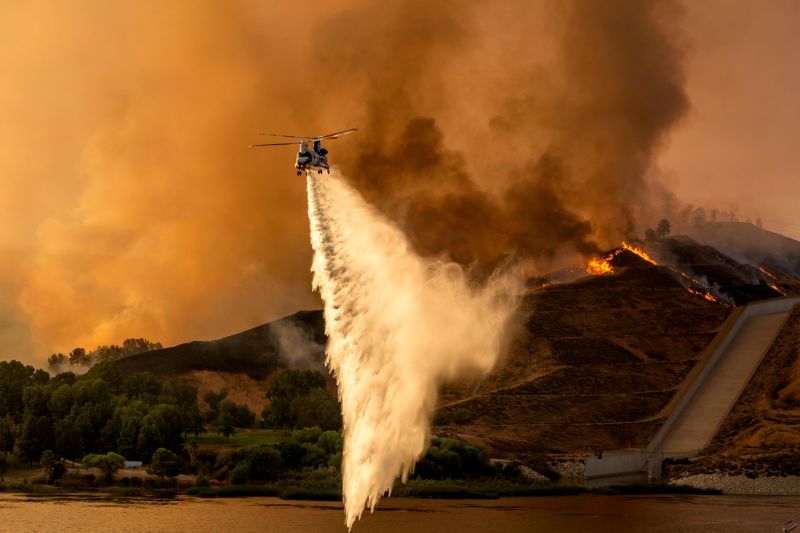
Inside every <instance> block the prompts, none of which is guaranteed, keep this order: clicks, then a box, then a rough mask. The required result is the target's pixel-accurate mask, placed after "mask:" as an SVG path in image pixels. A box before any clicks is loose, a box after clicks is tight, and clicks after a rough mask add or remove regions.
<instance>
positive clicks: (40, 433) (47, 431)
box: [18, 415, 53, 464]
mask: <svg viewBox="0 0 800 533" xmlns="http://www.w3.org/2000/svg"><path fill="white" fill-rule="evenodd" d="M51 428H52V424H51V422H50V419H49V418H48V417H46V416H39V417H37V416H36V415H28V416H26V417H25V422H24V424H23V425H22V432H21V433H20V437H19V443H18V444H19V449H20V451H21V452H22V455H23V457H24V458H25V459H27V460H28V462H30V463H31V464H32V463H33V461H34V460H36V459H38V458H39V457H41V456H42V453H44V451H45V450H46V449H48V448H50V447H51V445H52V441H53V436H52V429H51Z"/></svg>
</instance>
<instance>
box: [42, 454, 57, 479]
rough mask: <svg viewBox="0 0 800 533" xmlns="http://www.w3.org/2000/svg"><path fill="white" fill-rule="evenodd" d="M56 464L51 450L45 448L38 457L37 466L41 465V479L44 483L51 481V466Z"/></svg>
mask: <svg viewBox="0 0 800 533" xmlns="http://www.w3.org/2000/svg"><path fill="white" fill-rule="evenodd" d="M55 465H56V456H55V454H54V453H53V451H52V450H45V451H44V453H42V456H41V457H40V458H39V466H40V467H42V481H43V482H44V484H45V485H49V484H50V483H52V482H53V467H54V466H55Z"/></svg>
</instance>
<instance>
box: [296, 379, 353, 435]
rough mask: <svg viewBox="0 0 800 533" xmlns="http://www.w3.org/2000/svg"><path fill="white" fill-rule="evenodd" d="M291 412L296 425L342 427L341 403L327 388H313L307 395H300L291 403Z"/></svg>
mask: <svg viewBox="0 0 800 533" xmlns="http://www.w3.org/2000/svg"><path fill="white" fill-rule="evenodd" d="M289 412H290V414H291V416H292V418H293V419H294V424H295V427H311V426H319V427H320V428H322V429H324V430H330V429H339V428H340V427H342V415H341V411H340V409H339V403H338V402H337V401H336V399H335V398H334V397H333V396H332V395H331V394H330V393H329V392H328V391H327V390H325V389H313V390H312V391H311V392H309V393H308V394H307V395H305V396H298V397H297V398H295V399H294V400H292V401H291V403H290V404H289Z"/></svg>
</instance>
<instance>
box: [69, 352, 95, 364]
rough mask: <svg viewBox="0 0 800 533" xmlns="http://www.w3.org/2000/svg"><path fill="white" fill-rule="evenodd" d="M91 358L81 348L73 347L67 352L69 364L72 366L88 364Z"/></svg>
mask: <svg viewBox="0 0 800 533" xmlns="http://www.w3.org/2000/svg"><path fill="white" fill-rule="evenodd" d="M91 360H92V358H91V357H90V356H89V355H88V354H87V353H86V350H84V349H83V348H75V349H73V350H72V351H71V352H69V364H70V365H72V366H89V363H90V362H91Z"/></svg>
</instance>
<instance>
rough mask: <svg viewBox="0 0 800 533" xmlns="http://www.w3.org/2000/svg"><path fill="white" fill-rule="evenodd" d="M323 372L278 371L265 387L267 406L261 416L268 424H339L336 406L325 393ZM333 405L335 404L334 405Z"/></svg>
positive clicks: (327, 426)
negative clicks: (267, 387)
mask: <svg viewBox="0 0 800 533" xmlns="http://www.w3.org/2000/svg"><path fill="white" fill-rule="evenodd" d="M326 384H327V383H326V378H325V375H324V374H322V373H321V372H316V371H313V370H296V369H288V370H282V371H280V372H278V373H277V375H276V376H275V378H274V379H273V380H272V382H271V383H270V386H269V389H268V390H267V398H268V399H269V402H270V403H269V405H268V406H267V407H266V408H265V409H264V411H263V413H262V416H263V418H264V423H265V424H266V425H267V427H283V428H286V427H303V426H320V427H322V428H323V429H336V428H337V427H339V414H338V413H339V407H338V404H337V403H336V400H335V399H334V398H333V397H332V396H331V395H330V394H329V393H328V392H327V390H326V389H325V386H326ZM334 404H335V405H334Z"/></svg>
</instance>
